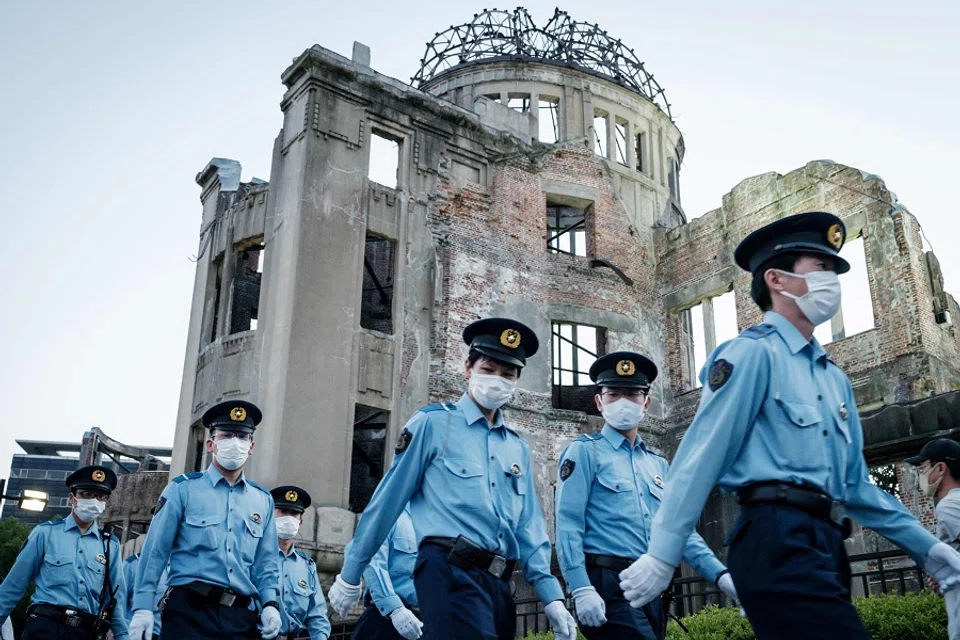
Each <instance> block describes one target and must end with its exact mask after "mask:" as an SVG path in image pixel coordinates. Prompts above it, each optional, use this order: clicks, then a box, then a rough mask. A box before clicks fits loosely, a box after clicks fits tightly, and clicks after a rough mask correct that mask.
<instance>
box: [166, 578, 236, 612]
mask: <svg viewBox="0 0 960 640" xmlns="http://www.w3.org/2000/svg"><path fill="white" fill-rule="evenodd" d="M173 588H174V589H187V590H188V591H191V592H193V593H195V594H197V595H199V596H202V597H203V599H204V600H207V601H208V602H214V603H216V604H219V605H220V606H221V607H240V608H241V609H246V608H248V607H249V606H250V603H251V602H253V598H251V597H250V596H245V595H241V594H239V593H237V592H236V591H234V590H233V589H226V588H224V587H218V586H216V585H213V584H207V583H206V582H190V583H188V584H184V585H180V586H177V587H173Z"/></svg>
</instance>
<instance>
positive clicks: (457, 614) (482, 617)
mask: <svg viewBox="0 0 960 640" xmlns="http://www.w3.org/2000/svg"><path fill="white" fill-rule="evenodd" d="M463 339H464V341H465V342H466V343H467V344H468V345H469V346H470V351H469V355H468V357H467V361H466V363H465V374H466V377H467V381H468V385H469V387H468V391H467V393H466V394H464V395H463V397H461V398H460V401H459V402H457V403H456V404H450V405H447V404H444V405H430V406H427V407H424V408H423V409H421V410H420V411H418V412H417V413H416V414H415V415H414V416H413V418H411V419H410V421H409V422H408V423H407V425H406V426H405V427H404V428H403V431H402V432H401V433H400V437H399V439H398V441H397V446H396V448H395V454H396V455H395V457H394V459H393V465H392V466H391V467H390V470H389V471H388V472H387V474H386V475H385V476H384V478H383V480H382V481H381V482H380V486H378V487H377V490H376V492H375V493H374V495H373V498H372V499H371V501H370V504H369V505H368V506H367V508H366V510H365V511H364V513H363V516H362V517H361V518H360V522H359V523H358V525H357V530H356V533H355V535H354V539H353V545H352V546H351V549H350V553H349V554H347V555H346V556H345V557H344V564H343V570H342V571H341V573H340V575H338V576H337V579H336V581H335V583H334V585H333V586H332V587H331V589H330V594H329V595H330V605H331V606H332V607H333V608H334V610H336V611H338V612H339V613H340V614H341V615H343V614H344V613H345V612H346V611H347V610H349V608H350V607H351V606H353V604H355V603H356V601H357V600H358V599H359V597H360V577H361V575H362V574H363V572H364V570H365V569H366V568H367V565H368V564H369V563H370V560H371V558H373V556H374V555H375V554H376V553H377V551H378V550H379V549H380V546H381V545H382V544H383V541H384V539H386V537H387V534H388V533H389V532H390V529H391V528H393V525H394V523H396V521H397V519H398V518H399V517H400V513H401V512H402V511H403V509H404V506H405V505H406V504H407V503H408V502H409V503H410V513H411V515H412V519H413V523H414V527H415V528H416V531H417V537H418V538H419V556H418V558H417V569H416V573H415V577H414V584H415V585H416V589H417V597H418V600H419V603H420V613H421V616H422V619H423V632H424V634H425V636H426V637H428V638H431V639H436V640H450V639H451V638H456V639H457V640H474V639H476V640H493V639H498V638H499V639H502V640H513V637H514V635H515V631H516V618H515V607H514V603H513V597H512V595H511V593H510V585H509V580H510V576H511V574H512V572H513V569H514V567H515V566H516V565H518V564H519V565H520V567H521V568H522V569H523V571H524V576H525V577H526V579H527V581H528V582H529V583H530V584H531V585H533V588H534V589H535V590H536V591H537V593H538V595H539V596H540V598H541V600H542V601H543V602H544V604H545V605H546V606H545V611H544V612H545V614H546V617H547V619H548V620H549V622H550V625H551V627H552V628H553V630H554V633H555V636H556V638H557V640H573V638H575V637H576V623H575V622H574V620H573V617H572V616H571V615H570V614H569V613H568V612H567V610H566V609H565V607H564V604H563V592H562V590H561V589H560V584H559V582H557V579H556V578H554V577H553V576H552V575H551V574H550V540H549V539H548V538H547V532H546V526H545V524H544V520H543V514H542V513H541V511H540V505H539V502H538V501H537V497H536V494H535V491H534V483H533V474H532V473H531V469H530V449H529V447H528V446H527V444H526V443H525V442H524V441H523V439H522V438H521V437H520V436H519V435H517V433H516V432H514V431H513V430H512V429H510V428H509V427H507V425H506V424H504V421H503V414H502V412H501V411H500V407H502V406H503V405H504V404H506V403H507V402H508V401H509V400H510V398H511V397H512V396H513V393H514V391H515V390H516V386H517V380H518V378H519V376H520V369H521V368H522V367H523V366H524V364H525V363H526V358H528V357H530V356H532V355H533V354H534V353H536V351H537V349H538V346H539V344H538V341H537V336H536V334H534V333H533V331H531V330H530V329H529V328H528V327H526V326H525V325H523V324H521V323H519V322H516V321H515V320H508V319H503V318H488V319H486V320H480V321H477V322H474V323H473V324H471V325H469V326H468V327H467V328H466V329H465V330H464V332H463Z"/></svg>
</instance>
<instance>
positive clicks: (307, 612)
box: [277, 547, 330, 640]
mask: <svg viewBox="0 0 960 640" xmlns="http://www.w3.org/2000/svg"><path fill="white" fill-rule="evenodd" d="M277 553H279V554H280V556H279V557H280V603H281V605H282V606H281V607H280V620H281V622H282V623H283V624H282V626H281V627H280V633H283V634H289V633H293V632H295V631H299V630H300V629H306V630H307V631H308V632H309V633H310V640H327V638H329V637H330V619H329V618H327V601H326V600H324V598H323V589H321V588H320V580H319V579H317V565H316V563H314V561H313V558H311V557H310V556H308V555H307V554H305V553H304V552H302V551H300V550H299V549H297V548H296V547H291V548H290V553H289V554H286V553H284V552H283V551H281V550H278V551H277Z"/></svg>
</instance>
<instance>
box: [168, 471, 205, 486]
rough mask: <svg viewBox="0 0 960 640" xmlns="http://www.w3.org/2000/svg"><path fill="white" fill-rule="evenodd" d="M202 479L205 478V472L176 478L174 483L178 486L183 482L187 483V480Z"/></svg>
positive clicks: (196, 472)
mask: <svg viewBox="0 0 960 640" xmlns="http://www.w3.org/2000/svg"><path fill="white" fill-rule="evenodd" d="M202 477H203V471H194V472H192V473H184V474H181V475H179V476H177V477H176V478H174V479H173V481H174V482H175V483H177V484H180V483H181V482H186V481H187V480H196V479H197V478H202Z"/></svg>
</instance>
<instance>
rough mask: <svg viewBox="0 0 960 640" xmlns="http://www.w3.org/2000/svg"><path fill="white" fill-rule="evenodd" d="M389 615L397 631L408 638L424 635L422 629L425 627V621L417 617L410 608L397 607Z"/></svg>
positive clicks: (408, 639) (413, 639) (413, 638)
mask: <svg viewBox="0 0 960 640" xmlns="http://www.w3.org/2000/svg"><path fill="white" fill-rule="evenodd" d="M388 617H389V618H390V622H392V623H393V628H394V629H396V630H397V633H399V634H400V635H402V636H403V637H404V638H406V639H407V640H417V638H419V637H420V636H422V635H423V632H422V631H420V630H421V629H423V623H422V622H420V620H419V619H417V616H415V615H413V611H410V609H407V608H406V607H397V608H396V609H394V610H393V611H391V612H390V615H389V616H388Z"/></svg>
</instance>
